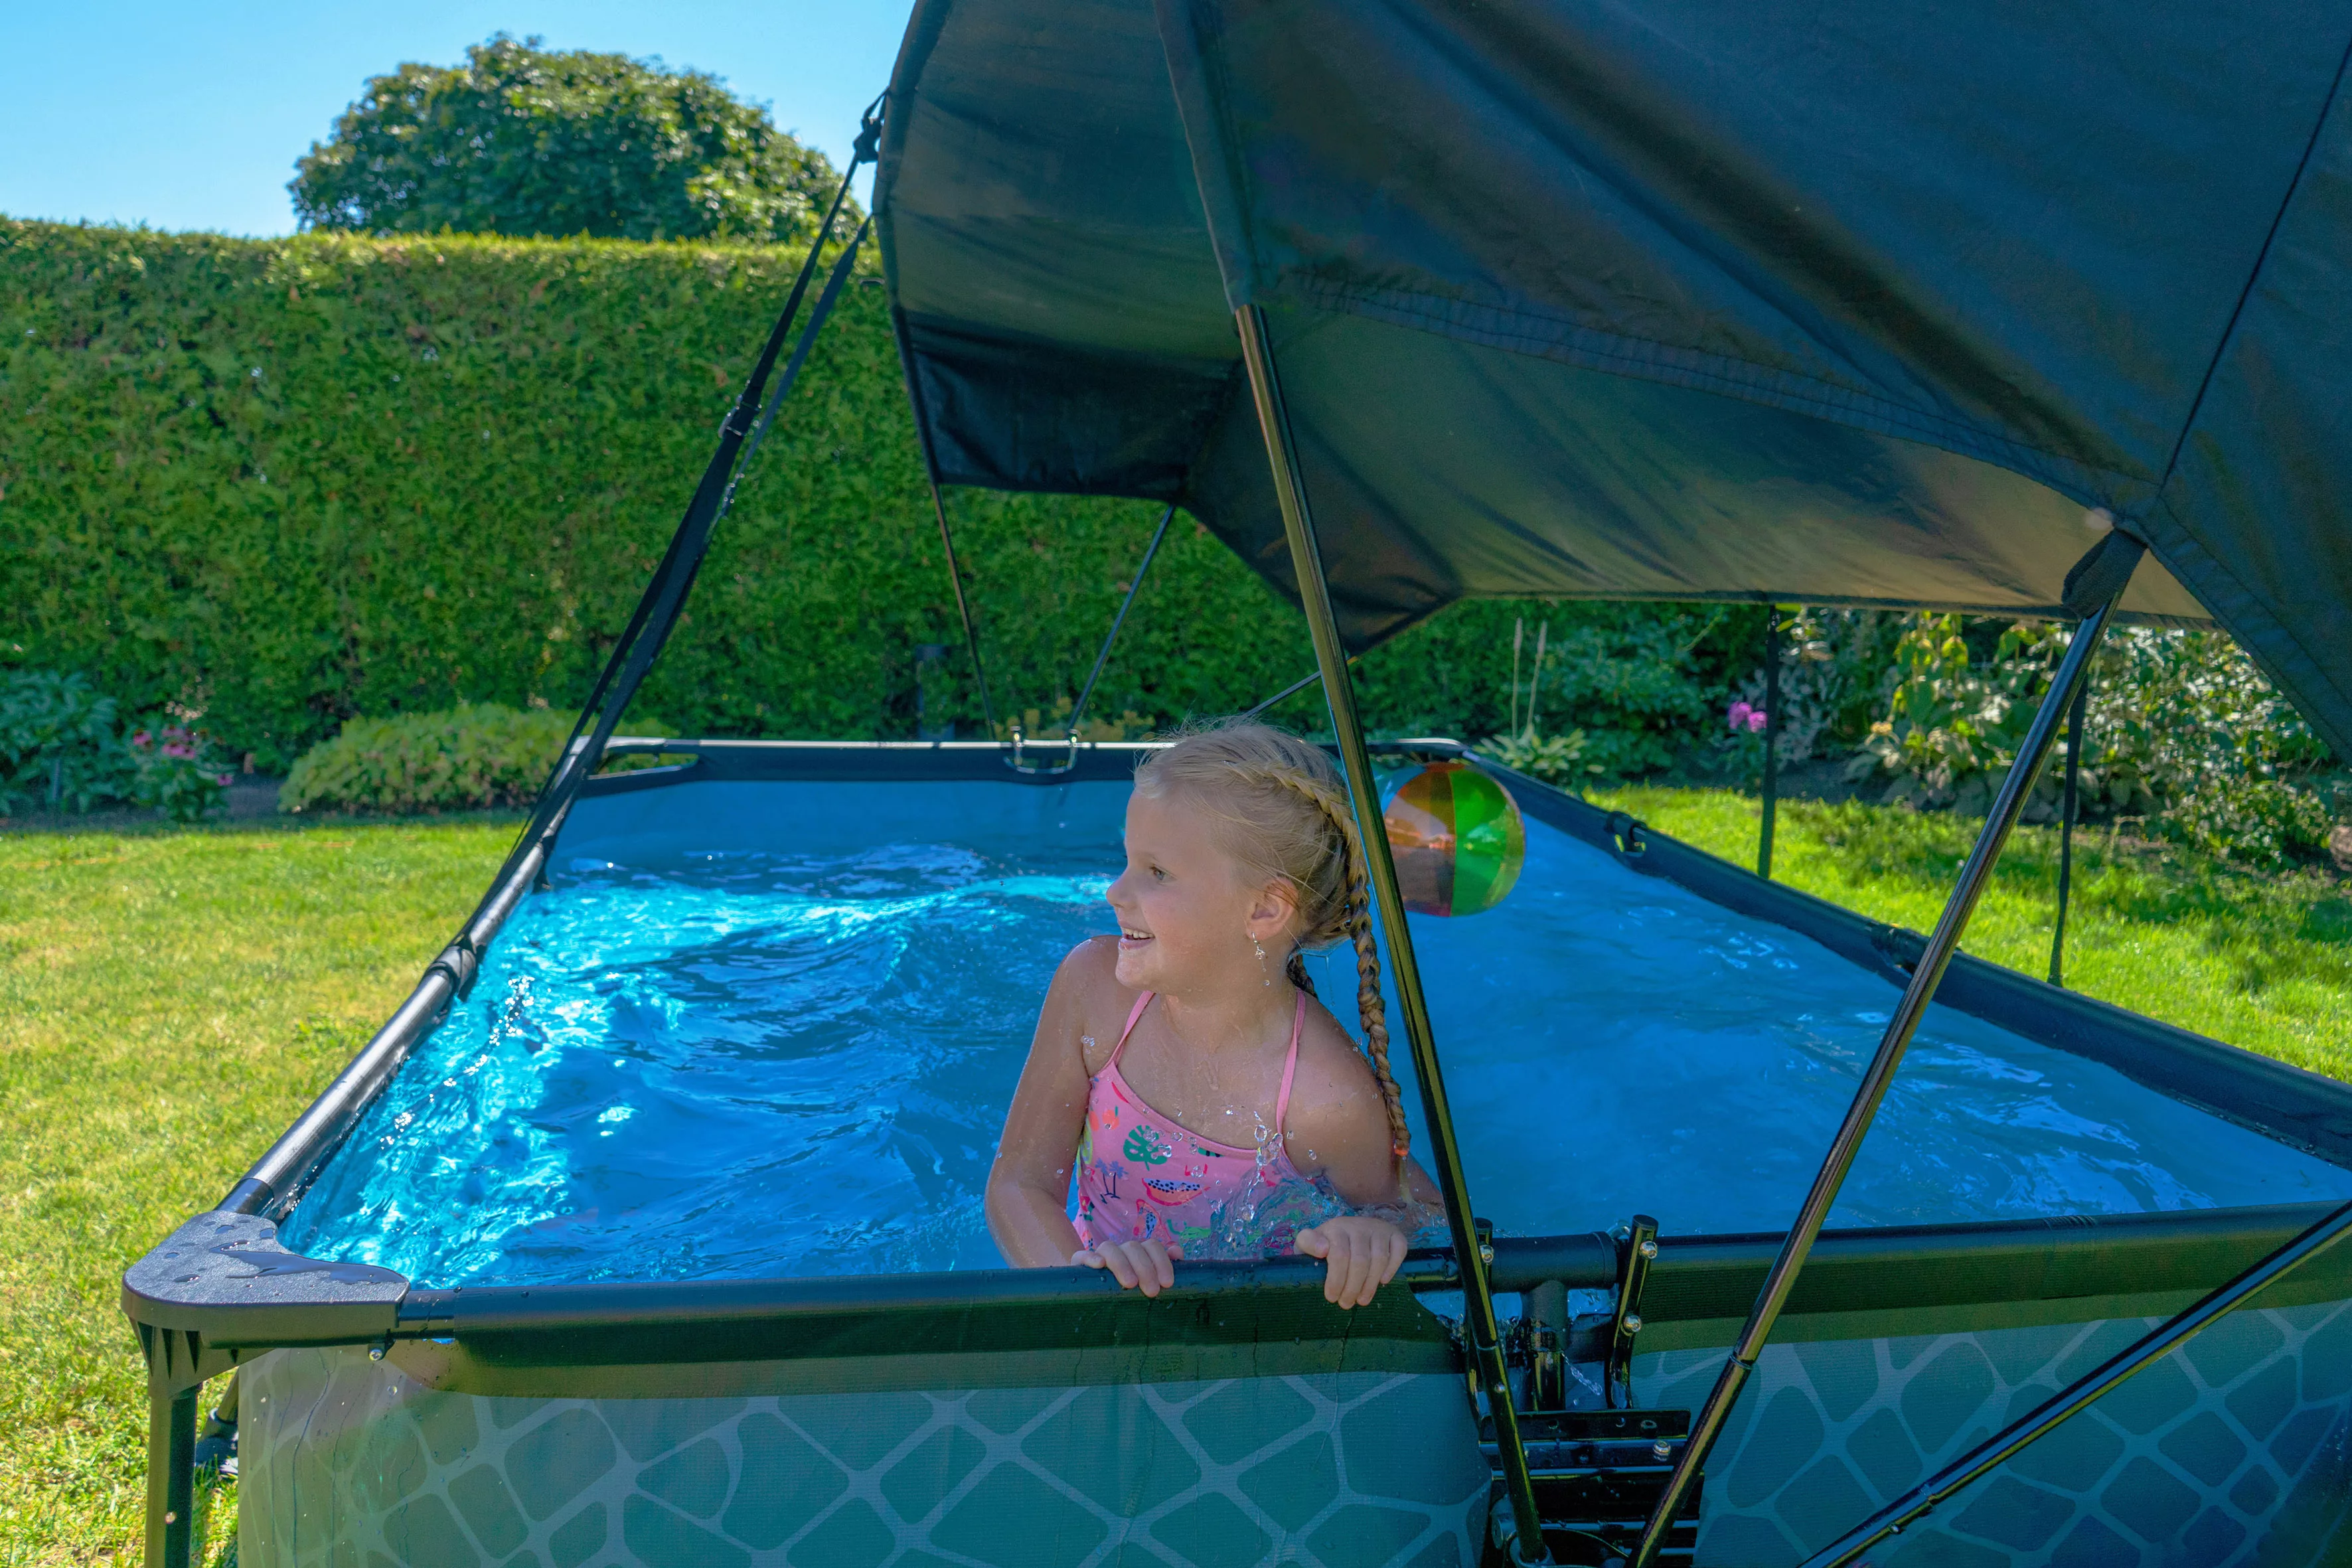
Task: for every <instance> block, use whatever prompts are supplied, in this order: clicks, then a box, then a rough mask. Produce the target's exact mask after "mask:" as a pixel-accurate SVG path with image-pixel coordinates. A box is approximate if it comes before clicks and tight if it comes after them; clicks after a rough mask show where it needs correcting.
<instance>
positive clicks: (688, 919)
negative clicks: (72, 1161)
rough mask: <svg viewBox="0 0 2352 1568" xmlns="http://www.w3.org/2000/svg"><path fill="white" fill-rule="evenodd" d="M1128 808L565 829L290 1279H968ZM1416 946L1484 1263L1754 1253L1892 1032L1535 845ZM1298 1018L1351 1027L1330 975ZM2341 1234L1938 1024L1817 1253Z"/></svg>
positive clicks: (1787, 953)
mask: <svg viewBox="0 0 2352 1568" xmlns="http://www.w3.org/2000/svg"><path fill="white" fill-rule="evenodd" d="M1126 794H1127V792H1126V789H1125V787H1124V786H1121V785H1111V784H1080V785H1070V786H1064V787H1061V788H1054V789H1042V788H1037V787H1034V786H1029V785H1020V784H696V785H692V786H689V787H684V788H679V789H673V790H656V791H647V792H645V793H641V794H636V795H619V796H612V797H606V798H604V799H601V800H595V801H590V802H587V803H583V806H582V807H581V808H580V810H579V812H578V814H577V815H576V816H575V818H574V820H573V822H572V826H569V827H567V829H566V830H565V833H564V836H563V839H562V843H561V844H560V846H559V847H558V855H557V860H556V864H555V866H554V867H553V879H554V882H555V888H554V890H553V891H552V892H548V893H542V894H540V895H538V896H535V897H533V898H531V899H529V900H526V901H525V902H524V903H523V905H522V906H521V908H520V910H518V911H517V913H516V915H515V917H514V919H513V920H512V921H510V923H509V925H508V927H507V930H506V931H505V933H504V934H503V935H502V936H501V937H500V939H499V942H497V944H496V945H495V948H494V950H493V952H492V953H491V954H490V957H489V959H488V963H486V964H485V966H484V968H483V971H482V975H481V978H480V981H479V983H478V985H477V987H476V989H475V992H474V994H473V996H472V998H471V999H470V1001H468V1002H467V1003H466V1004H463V1005H460V1006H459V1007H458V1008H457V1010H456V1011H455V1012H453V1013H452V1015H451V1016H450V1019H449V1021H448V1022H447V1023H446V1025H445V1026H443V1027H442V1028H441V1029H440V1030H439V1031H438V1032H437V1033H436V1035H435V1036H434V1037H433V1038H432V1039H431V1040H430V1041H429V1042H427V1043H426V1044H425V1046H424V1047H422V1048H421V1049H420V1050H419V1052H418V1053H417V1056H416V1057H415V1059H413V1060H412V1061H411V1062H410V1063H409V1064H408V1065H407V1066H406V1067H405V1068H404V1069H403V1070H402V1072H401V1074H400V1076H399V1078H398V1079H396V1080H395V1081H394V1084H393V1086H392V1087H391V1088H390V1089H388V1090H387V1091H386V1092H385V1094H384V1095H383V1098H382V1100H379V1102H378V1103H377V1104H376V1105H375V1106H374V1107H373V1109H372V1110H371V1111H370V1112H369V1114H368V1116H367V1118H366V1119H365V1120H364V1121H363V1122H362V1125H361V1127H360V1128H359V1129H358V1131H356V1132H355V1133H354V1134H353V1136H352V1140H351V1142H349V1143H347V1144H346V1145H345V1147H344V1149H343V1151H342V1152H341V1153H340V1154H339V1155H338V1156H337V1157H336V1158H335V1159H334V1161H333V1162H332V1163H331V1164H330V1165H329V1167H328V1169H327V1170H326V1171H325V1173H322V1175H321V1176H320V1180H319V1183H318V1184H317V1185H316V1187H315V1188H314V1189H313V1190H312V1192H311V1193H310V1195H309V1196H308V1197H306V1198H305V1199H304V1201H303V1202H302V1204H301V1205H300V1207H299V1209H298V1210H297V1211H296V1213H295V1215H293V1216H292V1217H291V1218H290V1219H289V1222H288V1225H287V1226H286V1240H287V1242H288V1244H289V1246H292V1247H296V1248H297V1249H299V1250H303V1251H307V1252H310V1253H311V1254H313V1255H315V1256H320V1257H329V1258H345V1259H352V1260H362V1261H367V1262H372V1263H379V1264H383V1265H385V1266H387V1267H390V1268H397V1269H399V1270H400V1271H401V1272H403V1273H404V1274H406V1275H408V1276H409V1277H410V1278H411V1279H415V1280H416V1281H417V1282H418V1283H420V1284H426V1285H435V1286H449V1285H458V1284H493V1283H497V1284H522V1283H532V1282H540V1281H550V1280H588V1279H675V1278H684V1277H714V1276H734V1277H756V1276H788V1275H815V1274H851V1273H871V1272H887V1271H896V1270H910V1269H931V1268H993V1267H999V1266H1001V1259H1000V1258H998V1256H997V1253H996V1249H995V1247H994V1246H993V1245H992V1243H991V1242H990V1240H989V1238H988V1233H987V1229H986V1226H985V1225H984V1224H983V1222H982V1216H981V1210H980V1200H981V1192H982V1184H984V1182H985V1180H986V1176H987V1171H988V1165H989V1161H990V1159H991V1158H992V1152H993V1145H994V1142H995V1138H996V1133H997V1130H998V1127H999V1125H1000V1123H1001V1121H1002V1120H1003V1111H1004V1107H1005V1105H1006V1103H1007V1102H1008V1100H1010V1098H1011V1095H1012V1091H1013V1083H1014V1080H1015V1079H1016V1078H1017V1077H1018V1076H1019V1073H1020V1070H1021V1065H1022V1061H1023V1058H1024V1054H1025V1053H1026V1050H1027V1047H1028V1043H1029V1034H1030V1029H1031V1027H1032V1026H1033V1025H1034V1020H1035V1015H1036V1008H1037V1004H1038V1001H1039V998H1040V997H1041V996H1042V995H1043V994H1044V992H1045V984H1046V982H1047V980H1048V979H1049V978H1050V976H1051V975H1052V973H1053V970H1054V966H1055V963H1058V962H1059V961H1060V959H1061V957H1062V955H1063V954H1064V953H1065V952H1067V951H1068V949H1069V948H1070V947H1071V946H1072V945H1073V944H1074V943H1076V942H1078V941H1079V940H1081V939H1082V938H1084V937H1086V936H1088V935H1090V934H1093V933H1096V932H1100V931H1108V930H1110V929H1111V922H1110V921H1109V918H1108V909H1107V907H1106V906H1105V905H1104V904H1103V903H1102V901H1101V893H1102V889H1103V888H1104V886H1105V884H1106V882H1107V879H1108V876H1109V875H1110V874H1111V873H1112V872H1113V871H1114V870H1115V868H1116V867H1117V865H1118V854H1119V851H1118V834H1119V825H1120V820H1121V814H1122V812H1123V811H1124V808H1125V803H1126ZM1413 938H1414V942H1415V943H1416V946H1417V949H1418V951H1419V952H1420V954H1421V958H1422V965H1423V973H1424V976H1425V978H1426V984H1427V985H1428V989H1429V997H1430V1005H1431V1009H1432V1012H1433V1016H1434V1020H1435V1026H1436V1030H1437V1037H1438V1041H1439V1046H1440V1048H1441V1051H1442V1053H1443V1058H1444V1063H1445V1071H1446V1084H1447V1089H1448V1090H1449V1092H1450V1093H1451V1095H1452V1098H1453V1103H1454V1114H1455V1118H1456V1121H1457V1124H1458V1126H1459V1128H1460V1130H1461V1131H1462V1134H1463V1137H1464V1141H1465V1164H1466V1166H1467V1168H1468V1173H1469V1177H1470V1181H1471V1186H1472V1191H1473V1193H1474V1194H1475V1197H1476V1201H1477V1205H1478V1208H1479V1211H1480V1212H1481V1213H1482V1214H1484V1215H1487V1216H1488V1217H1490V1218H1492V1219H1494V1220H1495V1221H1496V1224H1497V1226H1499V1227H1500V1228H1501V1229H1502V1230H1504V1231H1505V1232H1507V1233H1512V1234H1520V1235H1536V1234H1548V1233H1557V1232H1567V1231H1580V1230H1591V1229H1594V1228H1599V1227H1602V1226H1608V1225H1611V1224H1613V1223H1615V1222H1616V1221H1618V1220H1620V1219H1622V1218H1623V1217H1625V1216H1626V1215H1630V1214H1632V1213H1633V1212H1635V1211H1637V1210H1639V1211H1643V1212H1646V1213H1649V1214H1653V1215H1656V1216H1657V1217H1658V1218H1659V1219H1660V1221H1661V1222H1662V1223H1663V1225H1664V1228H1665V1229H1666V1230H1667V1231H1668V1232H1669V1233H1682V1234H1689V1233H1695V1232H1707V1231H1713V1232H1724V1231H1740V1230H1773V1229H1779V1228H1781V1227H1783V1226H1786V1224H1787V1223H1788V1220H1789V1217H1790V1214H1791V1213H1792V1212H1793V1211H1794V1209H1795V1207H1796V1205H1797V1203H1798V1201H1799V1199H1800V1198H1801V1195H1802V1193H1803V1188H1804V1185H1805V1184H1806V1182H1807V1180H1808V1179H1809V1178H1810V1176H1811V1173H1812V1171H1813V1168H1814V1164H1815V1162H1816V1161H1817V1160H1818V1158H1819V1154H1820V1152H1821V1149H1822V1144H1823V1143H1824V1142H1825V1141H1826V1139H1827V1137H1828V1134H1829V1132H1830V1130H1831V1129H1832V1127H1833V1126H1834V1124H1835V1122H1836V1121H1837V1118H1838V1115H1839V1113H1840V1112H1841V1111H1842V1110H1843V1109H1844V1107H1845V1105H1846V1103H1847V1101H1848V1100H1849V1099H1850V1098H1851V1097H1852V1093H1853V1085H1854V1082H1855V1080H1856V1079H1857V1077H1858V1076H1859V1073H1860V1070H1861V1067H1862V1064H1863V1063H1864V1061H1866V1060H1867V1058H1868V1057H1869V1055H1870V1053H1871V1051H1872V1049H1873V1047H1874V1046H1875V1045H1876V1043H1877V1039H1878V1036H1879V1033H1880V1029H1881V1026H1883V1025H1884V1023H1885V1018H1886V1015H1887V1011H1888V1009H1889V1008H1890V1007H1891V1006H1892V1005H1893V1004H1894V1002H1895V991H1894V989H1893V988H1892V987H1891V986H1889V985H1888V984H1885V982H1884V981H1881V980H1879V979H1877V978H1876V977H1874V976H1873V975H1871V974H1869V973H1865V972H1864V971H1862V970H1859V969H1857V968H1855V967H1853V965H1851V964H1848V963H1845V962H1844V961H1843V960H1841V959H1839V958H1837V957H1835V956H1833V955H1832V954H1831V953H1829V952H1826V951H1825V950H1823V949H1822V948H1820V947H1818V946H1816V945H1815V944H1813V943H1812V942H1809V941H1806V940H1804V939H1802V938H1801V937H1797V936H1795V935H1793V934H1792V933H1790V932H1789V931H1784V930H1782V929H1780V928H1779V927H1777V926H1772V925H1769V924H1765V923H1762V922H1759V921H1751V920H1748V919H1745V918H1742V917H1740V916H1737V915H1734V914H1732V913H1730V912H1728V911H1727V910H1722V909H1719V908H1717V907H1716V906H1714V905H1712V904H1709V903H1706V902H1705V901H1704V900H1700V899H1698V898H1696V896H1694V895H1691V894H1689V893H1686V892H1684V891H1683V890H1681V889H1677V888H1675V887H1674V886H1672V885H1670V884H1667V883H1664V882H1661V881H1658V880H1655V879H1651V878H1647V877H1643V876H1640V875H1638V874H1636V873H1634V872H1632V871H1629V870H1627V869H1625V868H1622V867H1621V866H1619V865H1618V864H1617V863H1616V862H1615V861H1614V860H1612V858H1609V857H1607V856H1605V855H1602V854H1601V853H1600V852H1598V851H1596V850H1593V849H1591V848H1590V847H1587V846H1585V845H1582V844H1580V843H1579V842H1577V841H1575V840H1574V839H1571V838H1569V837H1566V836H1565V835H1562V834H1560V833H1558V832H1556V831H1555V830H1553V829H1550V828H1548V827H1546V826H1542V825H1541V824H1539V823H1534V822H1530V823H1529V824H1528V864H1527V868H1526V871H1525V873H1524V874H1523V876H1522V877H1521V879H1520V881H1519V884H1518V887H1517V889H1516V890H1515V891H1514V892H1513V893H1512V894H1511V896H1510V897H1509V898H1508V899H1507V900H1505V902H1504V903H1503V904H1502V905H1501V906H1500V907H1499V908H1498V909H1496V910H1493V911H1491V912H1489V913H1486V914H1484V915H1479V916H1475V917H1473V918H1471V919H1467V920H1457V921H1446V920H1438V919H1422V918H1420V917H1416V918H1415V920H1414V924H1413ZM1318 988H1319V989H1320V990H1321V991H1322V992H1323V994H1326V995H1328V996H1332V997H1335V998H1346V997H1351V996H1352V995H1353V994H1354V989H1355V987H1354V982H1353V977H1352V964H1349V965H1348V966H1346V967H1345V968H1342V967H1340V966H1339V965H1337V964H1335V963H1332V962H1330V961H1324V963H1322V965H1321V968H1320V970H1319V971H1318ZM1343 1021H1344V1022H1347V1023H1349V1025H1350V1026H1352V1025H1353V1019H1352V1017H1343ZM1396 1054H1397V1065H1398V1068H1399V1077H1400V1079H1407V1071H1408V1069H1407V1067H1406V1064H1405V1062H1404V1052H1403V1049H1402V1041H1401V1040H1400V1043H1399V1048H1398V1051H1397V1053H1396ZM1405 1088H1406V1099H1407V1100H1408V1103H1411V1102H1412V1101H1413V1100H1415V1098H1416V1097H1415V1093H1414V1090H1413V1088H1412V1084H1411V1082H1410V1081H1409V1079H1408V1080H1407V1081H1406V1086H1405ZM1415 1120H1416V1134H1417V1135H1418V1112H1417V1110H1416V1112H1415ZM2336 1194H2346V1195H2352V1172H2347V1171H2345V1170H2341V1169H2338V1168H2337V1167H2335V1166H2332V1165H2329V1164H2326V1163H2323V1162H2321V1161H2318V1160H2315V1159H2313V1158H2310V1157H2308V1156H2306V1155H2304V1154H2301V1153H2299V1152H2295V1151H2294V1150H2292V1149H2289V1148H2287V1147H2285V1146H2284V1145H2282V1144H2279V1143H2275V1142H2272V1141H2270V1140H2268V1139H2265V1138H2263V1137H2261V1136H2260V1135H2258V1134H2255V1133H2252V1132H2248V1131H2243V1130H2242V1129H2239V1128H2236V1127H2234V1126H2231V1125H2230V1124H2228V1123H2225V1122H2222V1121H2219V1120H2217V1119H2215V1118H2213V1117H2210V1116H2208V1115H2206V1114H2204V1113H2203V1112H2201V1111H2198V1110H2192V1109H2190V1108H2189V1107H2187V1106H2185V1105H2182V1104H2180V1103H2179V1102H2177V1101H2175V1100H2169V1099H2168V1098H2166V1097H2164V1096H2162V1095H2160V1094H2158V1093H2156V1092H2154V1091H2153V1090H2150V1089H2144V1088H2141V1087H2140V1086H2138V1085H2137V1084H2134V1083H2132V1082H2131V1081H2130V1080H2128V1079H2125V1078H2124V1077H2122V1076H2121V1075H2120V1074H2118V1073H2116V1072H2115V1071H2113V1070H2112V1069H2109V1068H2104V1067H2100V1066H2098V1065H2096V1064H2095V1063H2092V1062H2088V1061H2084V1060H2083V1059H2081V1058H2075V1057H2071V1056H2068V1055H2066V1054H2064V1053H2063V1052H2060V1051H2056V1050H2053V1049H2050V1048H2048V1047H2042V1046H2038V1045H2035V1044H2033V1043H2032V1042H2030V1041H2027V1040H2024V1039H2021V1038H2020V1037H2017V1036H2014V1035H2011V1034H2009V1033H2007V1032H2005V1031H2003V1030H2000V1029H1998V1028H1995V1027H1992V1026H1990V1025H1986V1024H1981V1023H1979V1022H1977V1021H1976V1020H1974V1019H1971V1018H1969V1017H1966V1016H1962V1015H1960V1014H1957V1013H1954V1012H1951V1011H1948V1010H1947V1009H1943V1008H1937V1009H1934V1010H1932V1011H1931V1012H1930V1014H1929V1016H1928V1019H1927V1026H1926V1027H1925V1028H1924V1029H1923V1030H1922V1031H1921V1032H1920V1035H1919V1037H1918V1039H1917V1041H1916V1044H1915V1045H1914V1046H1913V1047H1912V1049H1911V1053H1910V1055H1909V1057H1908V1058H1906V1062H1905V1065H1904V1068H1903V1069H1902V1072H1901V1075H1900V1076H1899V1078H1898V1079H1897V1080H1896V1083H1895V1088H1894V1089H1893V1091H1892V1093H1891V1094H1890V1095H1889V1097H1888V1099H1887V1101H1886V1105H1885V1110H1884V1111H1883V1112H1882V1113H1881V1115H1880V1117H1879V1121H1878V1124H1877V1127H1876V1129H1875V1130H1874V1132H1873V1133H1872V1135H1871V1138H1870V1141H1869V1142H1868V1143H1867V1144H1866V1145H1865V1146H1864V1150H1863V1153H1862V1156H1861V1159H1860V1161H1859V1162H1858V1163H1857V1164H1856V1166H1855V1168H1854V1171H1853V1175H1852V1177H1851V1179H1850V1180H1849V1181H1848V1182H1847V1184H1846V1186H1845V1189H1844V1192H1843V1195H1842V1196H1841V1199H1840V1201H1839V1204H1838V1206H1837V1209H1836V1212H1835V1214H1834V1215H1833V1216H1832V1224H1833V1225H1849V1226H1857V1225H1879V1224H1895V1223H1903V1222H1911V1221H1932V1220H1962V1219H1980V1218H1995V1217H2008V1216H2019V1215H2049V1214H2063V1213H2099V1212H2116V1211H2135V1210H2153V1209H2179V1208H2195V1207H2205V1206H2213V1205H2237V1204H2256V1203H2280V1202H2291V1201H2298V1200H2305V1199H2312V1198H2317V1197H2324V1196H2330V1195H2336Z"/></svg>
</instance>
